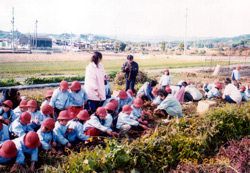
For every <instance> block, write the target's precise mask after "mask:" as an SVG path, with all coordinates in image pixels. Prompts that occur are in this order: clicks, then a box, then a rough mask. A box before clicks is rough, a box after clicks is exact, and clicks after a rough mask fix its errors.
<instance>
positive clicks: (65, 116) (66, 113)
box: [57, 110, 71, 120]
mask: <svg viewBox="0 0 250 173" xmlns="http://www.w3.org/2000/svg"><path fill="white" fill-rule="evenodd" d="M57 119H58V120H70V119H71V116H70V113H69V111H67V110H64V111H61V112H60V113H59V116H58V117H57Z"/></svg>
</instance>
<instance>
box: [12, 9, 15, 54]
mask: <svg viewBox="0 0 250 173" xmlns="http://www.w3.org/2000/svg"><path fill="white" fill-rule="evenodd" d="M11 23H12V51H13V53H14V52H15V46H14V38H15V37H14V7H12V20H11Z"/></svg>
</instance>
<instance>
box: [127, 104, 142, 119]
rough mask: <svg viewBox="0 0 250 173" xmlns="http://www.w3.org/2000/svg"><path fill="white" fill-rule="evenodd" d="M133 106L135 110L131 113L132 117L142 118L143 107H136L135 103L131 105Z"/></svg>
mask: <svg viewBox="0 0 250 173" xmlns="http://www.w3.org/2000/svg"><path fill="white" fill-rule="evenodd" d="M131 107H132V108H133V111H132V112H131V114H130V117H131V118H132V119H134V120H136V119H139V118H141V116H142V114H141V108H136V107H134V106H133V105H132V106H131Z"/></svg>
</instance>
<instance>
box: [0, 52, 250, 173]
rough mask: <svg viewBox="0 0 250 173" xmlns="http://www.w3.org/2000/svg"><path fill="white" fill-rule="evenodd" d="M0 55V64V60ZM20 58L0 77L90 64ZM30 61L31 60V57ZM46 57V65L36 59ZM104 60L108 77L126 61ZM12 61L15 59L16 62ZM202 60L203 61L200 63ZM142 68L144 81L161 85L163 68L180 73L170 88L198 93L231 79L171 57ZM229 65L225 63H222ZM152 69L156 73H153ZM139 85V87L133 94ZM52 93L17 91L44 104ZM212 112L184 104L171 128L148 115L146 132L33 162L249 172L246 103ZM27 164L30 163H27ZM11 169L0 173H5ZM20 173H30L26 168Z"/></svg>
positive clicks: (47, 167)
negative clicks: (189, 87) (182, 86)
mask: <svg viewBox="0 0 250 173" xmlns="http://www.w3.org/2000/svg"><path fill="white" fill-rule="evenodd" d="M1 56H2V55H0V61H1ZM19 56H20V58H23V59H22V60H20V59H19V60H17V61H18V62H14V57H15V55H13V57H11V58H10V60H11V61H9V62H3V61H2V62H1V64H0V74H1V76H2V77H18V76H21V77H23V76H25V77H29V76H33V75H37V76H44V75H55V76H56V75H60V74H62V75H65V74H67V75H69V74H73V75H78V74H84V71H85V67H86V65H87V64H88V63H89V62H88V58H89V56H90V55H88V57H87V56H86V58H83V59H77V57H72V61H70V59H69V58H70V56H66V55H63V56H64V57H63V59H60V58H53V57H54V56H52V57H51V58H48V57H47V56H49V55H43V56H42V55H39V56H38V57H37V59H35V60H34V61H32V57H33V56H34V57H35V56H37V55H28V56H29V58H28V59H25V58H24V56H26V55H18V56H17V57H19ZM34 57H33V58H34ZM40 57H46V58H47V60H46V61H45V58H44V59H42V58H41V59H40ZM107 57H108V58H107V59H105V56H104V60H103V64H104V67H105V69H106V71H107V72H109V71H113V70H119V69H120V68H121V66H122V64H123V63H124V62H125V61H126V59H125V58H124V57H126V56H125V55H124V56H118V57H117V58H116V57H114V56H113V57H112V56H107ZM15 58H16V57H15ZM200 58H201V60H199V59H200ZM136 62H138V63H139V65H140V69H143V70H147V72H148V73H147V78H148V80H150V79H155V80H157V81H158V80H159V78H160V76H161V70H157V69H164V68H183V70H176V69H175V70H174V71H175V72H171V75H172V78H173V83H177V82H178V81H179V80H183V79H185V80H190V81H192V83H193V84H194V85H195V86H196V87H197V88H198V89H199V90H200V91H201V92H203V91H202V87H203V84H204V83H209V82H210V83H212V82H215V81H218V80H219V81H221V82H223V81H224V80H225V78H226V77H229V76H230V74H231V71H232V68H231V69H230V68H223V70H222V71H223V76H219V77H214V76H211V72H212V70H210V71H209V70H207V71H205V73H198V72H197V70H196V72H192V71H187V69H186V68H185V67H195V66H202V65H203V59H202V57H199V58H197V57H196V58H187V59H183V58H180V57H178V58H173V57H169V58H167V56H162V57H159V56H153V55H152V57H151V58H150V56H148V57H143V58H141V57H140V58H138V59H136ZM221 63H222V64H224V65H227V64H226V62H221ZM150 69H156V70H151V71H150ZM242 72H243V75H242V84H244V85H246V84H249V83H250V79H249V75H250V74H249V72H250V70H249V67H248V66H244V67H243V69H242ZM111 84H112V90H114V89H123V88H124V85H117V84H116V83H114V82H112V83H111ZM141 85H142V83H137V85H136V87H135V88H136V89H137V90H138V88H139V87H140V86H141ZM51 89H52V90H53V89H55V88H44V89H31V90H21V91H20V93H21V95H22V96H26V97H27V99H35V100H37V101H38V103H39V104H41V102H42V101H43V99H44V95H45V93H46V92H47V90H51ZM214 100H215V101H216V102H217V106H216V108H213V109H211V110H210V111H209V112H208V113H207V114H205V115H199V114H198V113H197V112H196V108H197V103H192V104H187V103H185V104H183V105H182V107H183V118H180V119H174V120H173V121H172V122H171V123H170V124H168V125H167V124H164V122H163V121H162V119H165V118H166V117H162V116H160V115H158V114H153V115H152V116H147V117H146V120H148V122H149V124H150V130H148V131H145V132H143V131H139V132H137V131H131V132H130V133H129V134H128V136H126V137H123V138H119V139H114V138H109V137H100V138H99V139H98V140H97V141H95V142H93V143H90V144H83V143H81V144H80V145H77V146H75V147H74V148H71V149H66V150H65V152H64V153H63V155H54V154H52V153H50V152H41V153H39V162H38V163H36V171H37V172H192V171H193V172H196V171H199V172H230V171H231V172H249V171H250V151H249V147H250V146H249V144H250V137H249V136H248V135H250V111H249V110H250V104H249V103H240V104H236V105H231V104H226V103H225V101H223V100H220V99H214ZM143 110H146V111H149V112H151V113H152V111H153V110H154V108H153V107H151V106H149V104H148V103H147V102H146V103H144V106H143ZM28 160H29V159H28ZM9 170H10V166H8V165H6V166H4V167H2V168H0V172H9ZM19 171H20V172H24V171H27V172H28V171H30V170H29V169H28V168H25V169H24V170H19Z"/></svg>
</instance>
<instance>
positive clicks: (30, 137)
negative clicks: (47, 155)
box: [23, 131, 40, 149]
mask: <svg viewBox="0 0 250 173" xmlns="http://www.w3.org/2000/svg"><path fill="white" fill-rule="evenodd" d="M23 142H24V145H25V146H26V147H27V148H30V149H35V148H37V147H39V145H40V139H39V137H38V134H37V133H36V132H33V131H30V132H28V133H27V134H26V135H25V136H24V138H23Z"/></svg>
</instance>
